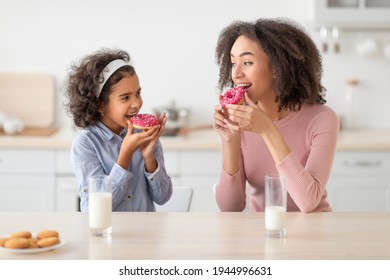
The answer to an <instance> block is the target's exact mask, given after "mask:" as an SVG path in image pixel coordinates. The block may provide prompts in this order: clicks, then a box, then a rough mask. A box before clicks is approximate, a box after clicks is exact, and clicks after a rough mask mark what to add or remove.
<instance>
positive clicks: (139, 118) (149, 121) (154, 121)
mask: <svg viewBox="0 0 390 280" xmlns="http://www.w3.org/2000/svg"><path fill="white" fill-rule="evenodd" d="M130 121H131V122H132V124H133V127H134V128H138V129H142V130H147V129H150V128H152V127H154V126H156V125H159V124H160V120H159V119H158V118H156V116H154V115H151V114H137V115H135V116H132V117H131V118H130Z"/></svg>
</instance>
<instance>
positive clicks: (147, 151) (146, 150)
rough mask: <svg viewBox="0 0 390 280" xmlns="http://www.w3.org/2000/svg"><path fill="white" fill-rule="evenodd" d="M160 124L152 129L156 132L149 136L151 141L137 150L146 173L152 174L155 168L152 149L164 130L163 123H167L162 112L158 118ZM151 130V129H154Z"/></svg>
mask: <svg viewBox="0 0 390 280" xmlns="http://www.w3.org/2000/svg"><path fill="white" fill-rule="evenodd" d="M160 122H161V124H160V125H158V126H156V127H154V128H155V129H156V130H155V131H154V132H153V134H152V135H151V139H150V140H149V141H145V142H144V143H143V144H142V145H141V146H140V147H139V148H140V151H141V154H142V157H143V158H144V161H145V168H146V170H147V171H148V172H150V173H152V172H154V171H155V170H156V168H157V163H156V160H155V158H154V155H153V151H154V148H155V146H156V143H157V141H158V139H159V138H160V136H161V135H162V133H163V131H164V129H165V123H166V122H167V116H166V113H165V112H163V113H162V114H161V116H160ZM154 128H153V129H154Z"/></svg>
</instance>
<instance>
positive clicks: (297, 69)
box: [215, 18, 326, 111]
mask: <svg viewBox="0 0 390 280" xmlns="http://www.w3.org/2000/svg"><path fill="white" fill-rule="evenodd" d="M240 36H245V37H247V38H248V39H250V40H253V41H255V42H257V43H258V44H259V45H260V47H261V48H262V50H263V51H264V52H265V53H266V54H267V56H268V59H269V63H270V68H271V71H273V72H274V73H275V81H274V85H275V91H276V100H275V101H276V102H279V110H282V109H289V110H294V111H296V110H300V108H301V105H302V104H303V103H304V102H305V101H307V102H309V103H310V104H315V103H318V104H324V103H326V100H325V99H324V93H325V88H324V87H323V86H322V84H321V75H322V58H321V55H320V53H319V51H318V49H317V47H316V45H315V43H314V42H313V40H312V39H311V38H310V37H309V35H308V34H306V32H305V30H304V29H303V28H302V27H300V26H299V25H298V24H297V23H295V22H292V21H289V20H287V19H280V18H279V19H259V20H257V21H254V22H243V21H236V22H233V23H232V24H230V25H229V26H227V27H225V28H224V29H223V30H222V31H221V33H220V36H219V38H218V42H217V46H216V55H215V56H216V61H217V64H218V65H219V81H218V87H219V89H220V90H221V91H222V90H223V89H224V88H225V87H231V86H233V80H232V76H231V69H232V63H231V57H230V51H231V48H232V46H233V44H234V42H235V41H236V39H237V38H238V37H240Z"/></svg>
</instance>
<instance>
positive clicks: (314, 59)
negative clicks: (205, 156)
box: [214, 19, 339, 212]
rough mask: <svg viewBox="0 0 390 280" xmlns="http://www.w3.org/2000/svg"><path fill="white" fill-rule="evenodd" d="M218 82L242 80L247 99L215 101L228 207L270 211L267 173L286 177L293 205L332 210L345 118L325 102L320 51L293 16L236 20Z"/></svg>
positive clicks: (227, 34)
mask: <svg viewBox="0 0 390 280" xmlns="http://www.w3.org/2000/svg"><path fill="white" fill-rule="evenodd" d="M216 58H217V63H218V65H219V69H220V75H219V88H220V89H221V90H224V89H225V88H226V87H231V86H242V87H244V88H245V91H246V93H245V104H244V105H229V106H228V108H227V109H226V110H222V108H221V106H220V105H218V106H216V107H215V113H214V129H215V130H216V131H217V132H218V134H219V135H220V136H221V139H222V152H223V163H222V170H221V175H220V180H219V183H218V184H217V187H216V200H217V203H218V205H219V208H220V209H221V210H222V211H243V210H244V209H245V207H246V186H247V185H248V186H249V188H250V198H249V201H250V205H249V206H250V210H251V211H264V176H265V175H266V174H269V173H279V174H283V175H286V176H287V177H288V198H287V211H301V212H312V211H331V207H330V205H329V203H328V202H327V200H326V197H327V193H326V184H327V181H328V178H329V174H330V171H331V167H332V162H333V157H334V153H335V149H336V143H337V137H338V131H339V120H338V117H337V115H336V114H335V113H334V111H332V110H331V109H330V108H329V107H327V106H325V105H323V104H324V103H325V99H324V96H323V93H324V91H325V89H324V87H323V86H322V84H321V74H322V62H321V56H320V54H319V52H318V50H317V48H316V46H315V44H314V42H313V41H312V40H311V39H310V37H309V36H308V35H307V34H306V32H305V31H304V30H303V29H302V28H301V27H300V26H298V25H297V24H296V23H293V22H291V21H288V20H282V19H259V20H257V21H255V22H234V23H232V24H231V25H229V26H227V27H226V28H225V29H224V30H223V31H222V32H221V34H220V37H219V39H218V43H217V47H216Z"/></svg>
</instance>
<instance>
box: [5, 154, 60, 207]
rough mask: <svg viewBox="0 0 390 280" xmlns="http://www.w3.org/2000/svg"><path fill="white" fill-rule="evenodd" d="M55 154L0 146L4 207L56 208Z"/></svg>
mask: <svg viewBox="0 0 390 280" xmlns="http://www.w3.org/2000/svg"><path fill="white" fill-rule="evenodd" d="M54 193H55V178H54V154H53V152H52V151H51V150H41V149H0V211H53V210H54V206H55V205H54V204H55V203H54V199H53V198H54Z"/></svg>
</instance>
